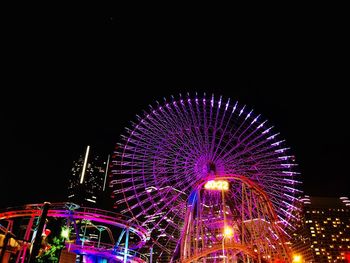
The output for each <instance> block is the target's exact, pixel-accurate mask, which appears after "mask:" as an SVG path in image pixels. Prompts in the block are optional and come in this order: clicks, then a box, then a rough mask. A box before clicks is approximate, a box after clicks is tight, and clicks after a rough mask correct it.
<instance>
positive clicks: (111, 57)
mask: <svg viewBox="0 0 350 263" xmlns="http://www.w3.org/2000/svg"><path fill="white" fill-rule="evenodd" d="M187 15H188V16H185V17H184V18H183V21H179V19H174V18H175V17H174V16H171V15H169V17H168V16H165V15H162V16H154V17H153V19H149V20H148V19H147V15H145V14H144V15H141V16H140V14H125V15H119V14H112V15H105V16H102V17H98V16H91V17H90V16H88V15H80V16H79V15H77V14H75V15H73V16H67V17H66V16H65V17H63V16H58V15H56V16H55V14H51V15H50V16H49V15H47V14H41V15H38V16H33V17H32V16H29V15H27V16H20V17H19V16H16V17H17V21H16V23H15V22H13V23H12V24H11V27H9V28H11V29H12V31H13V32H16V34H17V37H13V38H9V39H11V40H14V43H13V46H11V49H10V50H13V51H14V52H13V53H11V54H12V56H11V59H10V61H9V64H8V67H7V68H6V72H8V73H9V74H8V75H7V77H9V78H10V79H11V81H9V82H8V83H9V84H8V85H7V86H6V87H5V89H6V90H8V94H7V96H6V97H7V98H9V103H10V105H9V106H7V107H5V110H4V111H3V113H2V116H3V131H4V132H5V134H4V136H3V141H4V143H3V146H2V153H3V155H4V158H2V159H1V166H2V167H3V170H2V183H1V185H2V191H1V192H0V207H1V208H4V207H7V206H12V205H20V204H24V203H33V202H43V201H65V200H62V198H64V197H65V196H66V193H65V191H66V189H65V187H67V185H68V177H69V171H70V169H71V167H72V165H73V162H74V160H76V159H77V158H78V156H79V155H81V154H82V153H83V152H84V151H85V149H86V146H87V145H91V147H92V148H93V149H95V150H96V152H98V153H99V154H100V155H105V156H107V155H108V154H112V152H113V149H114V147H115V145H116V143H117V142H118V141H119V139H120V134H122V133H124V127H130V122H131V121H135V120H136V114H139V115H141V114H142V112H143V110H146V111H147V110H148V109H149V106H148V105H149V104H151V105H156V101H157V100H158V101H159V102H162V101H163V97H165V98H170V96H171V95H174V96H175V97H178V96H179V95H178V94H179V93H182V94H183V95H186V93H187V92H189V93H190V94H191V95H193V94H195V92H198V95H199V96H202V95H203V93H204V92H206V94H207V96H211V94H212V93H214V94H215V96H220V95H222V96H223V98H231V99H232V100H237V101H238V102H239V103H242V104H246V105H247V107H249V108H251V109H254V111H255V112H258V113H260V114H262V116H264V118H265V119H267V120H268V121H269V122H270V123H271V124H273V125H274V126H275V127H276V130H277V131H279V132H280V133H281V138H284V139H286V142H287V144H288V146H289V147H291V151H292V152H293V153H294V154H295V156H296V163H298V164H299V167H298V169H299V170H300V172H301V175H302V181H303V182H304V186H303V187H304V190H305V194H308V195H311V196H313V195H319V196H340V195H347V196H350V189H349V187H348V186H347V184H346V181H347V177H348V176H349V172H348V170H347V167H346V164H347V162H348V160H349V157H350V156H349V150H348V149H349V148H350V141H349V137H348V134H349V130H348V128H347V127H346V126H347V120H348V114H347V112H348V109H347V105H348V99H347V98H348V96H347V95H346V94H345V88H344V87H346V86H347V83H348V80H347V79H346V76H345V75H346V74H345V69H344V68H343V66H342V65H341V64H340V63H338V62H339V61H340V60H341V58H342V57H343V53H342V50H344V45H342V43H343V42H342V41H341V35H342V34H339V37H338V35H337V33H341V29H342V28H341V27H335V29H332V30H331V29H328V28H326V27H324V26H322V25H323V24H322V23H321V24H320V25H319V26H318V27H316V28H313V30H312V32H313V34H312V35H310V34H309V30H308V29H307V27H306V25H310V23H308V22H309V20H308V19H305V23H302V22H303V21H302V20H301V21H299V23H295V24H293V25H290V24H288V23H286V24H283V23H282V24H272V26H271V25H270V23H268V22H266V25H268V28H269V29H270V30H268V31H266V30H263V29H264V27H263V24H262V25H261V27H262V28H259V27H258V26H256V27H255V26H254V27H253V29H254V31H249V30H247V32H253V33H252V34H253V36H255V38H253V39H252V40H254V41H247V42H249V45H248V46H249V47H252V48H251V50H252V51H251V52H248V54H249V56H246V53H244V52H243V51H242V52H238V51H237V52H236V51H234V52H233V53H232V51H231V50H232V47H231V45H230V44H229V43H230V42H229V41H228V40H229V39H230V37H228V35H229V34H228V33H227V32H232V28H231V27H229V26H228V25H227V26H226V27H224V26H223V25H225V23H224V21H222V20H220V19H218V20H217V22H216V23H215V22H214V21H213V20H210V21H209V20H208V21H206V20H205V19H204V18H205V16H203V17H201V16H199V17H194V16H192V14H187ZM158 18H159V19H162V20H161V21H163V22H164V23H158V22H157V19H158ZM196 19H200V21H202V22H203V23H202V24H198V26H195V25H197V24H196ZM223 19H224V18H223ZM259 24H260V23H259ZM209 25H211V27H209ZM149 28H151V29H153V31H152V30H150V31H148V29H149ZM217 28H219V29H217ZM46 29H49V30H46ZM282 29H283V30H282ZM241 30H242V31H244V30H243V29H241ZM158 32H161V33H162V34H158ZM193 32H196V34H193ZM235 32H236V31H235ZM237 34H238V35H237V37H236V39H245V38H244V37H242V38H239V37H241V36H244V34H239V33H237ZM208 35H209V36H211V39H212V41H211V42H210V41H209V42H210V43H209V42H208V38H207V36H208ZM18 36H21V39H18V38H19V37H18ZM327 36H328V37H332V39H333V40H334V42H331V41H329V42H327V41H320V40H322V39H323V38H324V37H327ZM22 37H23V39H24V40H25V43H26V44H25V45H24V46H22V44H23V41H24V40H23V39H22ZM226 37H227V39H226ZM147 39H150V40H153V41H154V42H155V43H156V44H157V43H158V44H157V45H155V44H154V45H153V44H152V43H153V42H152V43H149V42H147V41H146V40H147ZM16 40H18V41H16ZM160 40H161V41H164V42H159V41H160ZM173 40H174V41H173ZM185 40H186V41H185ZM277 40H278V41H279V42H277V43H278V44H276V41H277ZM265 41H266V42H265ZM168 42H169V43H171V45H170V44H169V45H167V43H168ZM212 42H215V44H213V45H211V43H212ZM243 42H244V41H243ZM243 42H242V41H241V42H239V44H240V46H245V43H243ZM140 43H141V44H140ZM251 43H257V45H256V46H255V45H254V44H251ZM263 43H265V44H263ZM299 43H302V44H299ZM225 44H226V46H225ZM16 47H18V48H16ZM237 50H240V49H239V48H238V49H237ZM248 50H250V49H249V48H248ZM236 53H237V54H238V53H239V58H237V57H236V55H235V54H236ZM34 61H35V62H36V63H33V62H34ZM241 62H242V63H241ZM20 88H23V90H22V91H19V89H20ZM53 186H54V189H55V191H52V189H51V188H52V187H53Z"/></svg>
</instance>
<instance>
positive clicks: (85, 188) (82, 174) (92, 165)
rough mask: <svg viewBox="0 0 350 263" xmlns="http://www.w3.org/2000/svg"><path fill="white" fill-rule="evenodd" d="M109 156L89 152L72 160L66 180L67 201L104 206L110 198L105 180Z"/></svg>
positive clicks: (88, 150)
mask: <svg viewBox="0 0 350 263" xmlns="http://www.w3.org/2000/svg"><path fill="white" fill-rule="evenodd" d="M108 166H109V156H106V158H102V157H100V156H98V155H95V154H93V153H91V152H90V146H87V148H86V151H85V154H84V155H81V156H79V158H78V160H76V161H74V163H73V167H72V170H71V175H70V178H69V182H68V201H70V202H73V203H76V204H78V205H80V206H87V207H98V208H108V207H106V206H107V205H106V202H108V200H107V199H110V195H109V191H108V190H109V188H108V182H107V179H108V178H107V174H108Z"/></svg>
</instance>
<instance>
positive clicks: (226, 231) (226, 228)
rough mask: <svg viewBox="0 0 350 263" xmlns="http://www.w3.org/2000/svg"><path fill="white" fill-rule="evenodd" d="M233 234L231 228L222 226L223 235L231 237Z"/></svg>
mask: <svg viewBox="0 0 350 263" xmlns="http://www.w3.org/2000/svg"><path fill="white" fill-rule="evenodd" d="M232 236H233V229H232V227H230V226H225V228H224V237H232Z"/></svg>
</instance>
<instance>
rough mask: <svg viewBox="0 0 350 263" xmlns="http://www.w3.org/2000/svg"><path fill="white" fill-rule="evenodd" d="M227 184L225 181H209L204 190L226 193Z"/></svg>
mask: <svg viewBox="0 0 350 263" xmlns="http://www.w3.org/2000/svg"><path fill="white" fill-rule="evenodd" d="M228 187H229V184H228V182H227V181H225V180H210V181H208V182H207V183H206V184H205V185H204V188H205V189H207V190H218V191H227V190H228Z"/></svg>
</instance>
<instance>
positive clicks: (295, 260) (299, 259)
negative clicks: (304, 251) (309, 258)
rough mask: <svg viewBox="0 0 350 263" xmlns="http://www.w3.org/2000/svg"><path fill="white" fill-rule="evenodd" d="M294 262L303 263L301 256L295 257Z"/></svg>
mask: <svg viewBox="0 0 350 263" xmlns="http://www.w3.org/2000/svg"><path fill="white" fill-rule="evenodd" d="M292 262H293V263H301V262H302V257H301V256H300V255H294V256H293V261H292Z"/></svg>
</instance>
